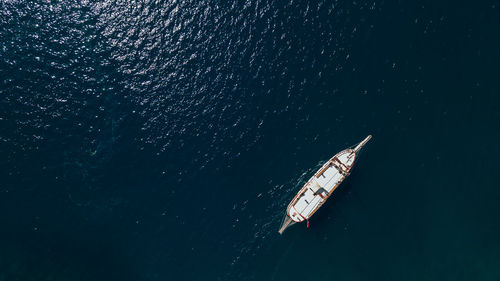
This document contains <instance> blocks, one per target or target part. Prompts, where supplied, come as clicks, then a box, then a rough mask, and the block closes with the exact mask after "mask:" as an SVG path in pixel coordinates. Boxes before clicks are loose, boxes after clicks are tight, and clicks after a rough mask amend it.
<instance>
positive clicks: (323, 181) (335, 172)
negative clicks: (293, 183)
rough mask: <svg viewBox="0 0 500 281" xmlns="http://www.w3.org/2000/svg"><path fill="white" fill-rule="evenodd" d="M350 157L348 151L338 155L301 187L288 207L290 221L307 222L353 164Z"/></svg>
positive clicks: (352, 158)
mask: <svg viewBox="0 0 500 281" xmlns="http://www.w3.org/2000/svg"><path fill="white" fill-rule="evenodd" d="M350 155H353V154H352V153H351V151H350V150H344V151H342V152H340V153H338V154H337V155H335V156H334V157H333V158H332V159H330V160H329V161H328V162H327V163H325V164H324V165H323V167H322V168H321V169H320V170H319V171H318V172H317V173H316V174H315V175H314V176H313V177H312V178H311V179H310V180H309V181H308V182H307V183H306V184H305V185H304V187H302V189H301V191H300V192H299V194H298V195H297V197H296V200H294V202H292V204H290V206H289V212H288V213H289V215H290V217H291V218H292V220H294V221H296V222H301V221H304V220H307V219H309V218H310V217H311V216H312V215H313V214H314V212H316V210H317V209H318V208H319V207H320V206H321V205H323V203H324V202H325V201H326V199H328V197H329V196H330V194H331V193H332V192H333V191H334V190H335V188H337V186H338V185H339V184H340V183H341V182H342V181H343V180H344V178H345V177H346V175H347V173H348V172H349V170H350V168H351V166H352V164H353V163H354V157H349V156H350Z"/></svg>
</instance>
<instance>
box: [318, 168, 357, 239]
mask: <svg viewBox="0 0 500 281" xmlns="http://www.w3.org/2000/svg"><path fill="white" fill-rule="evenodd" d="M356 174H357V173H356V171H353V173H352V174H351V176H349V177H347V178H346V179H345V181H344V182H343V183H342V184H341V185H340V186H339V188H337V189H336V190H335V191H334V192H333V193H332V195H331V196H330V198H328V200H327V201H326V202H325V203H324V204H323V206H322V207H321V208H319V210H318V211H317V212H316V214H314V216H312V217H311V219H309V221H310V228H313V229H321V230H323V231H326V230H327V229H329V228H330V227H331V225H332V224H333V223H335V224H336V226H337V227H335V228H342V229H344V228H345V227H347V225H349V221H348V216H347V215H346V214H345V208H346V206H347V205H348V204H354V205H358V206H359V205H361V206H364V204H363V202H362V201H361V199H360V197H359V195H358V193H357V192H356V190H355V188H356V182H358V181H357V179H356Z"/></svg>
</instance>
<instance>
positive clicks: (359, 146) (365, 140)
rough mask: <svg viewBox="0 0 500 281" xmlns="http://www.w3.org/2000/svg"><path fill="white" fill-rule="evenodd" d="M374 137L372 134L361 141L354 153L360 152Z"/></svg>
mask: <svg viewBox="0 0 500 281" xmlns="http://www.w3.org/2000/svg"><path fill="white" fill-rule="evenodd" d="M371 138H372V135H368V136H367V137H366V138H365V139H364V140H363V141H362V142H360V143H359V144H358V145H357V146H356V147H355V148H354V153H358V152H359V150H360V149H361V148H362V147H363V146H364V145H365V144H366V143H367V142H368V141H369V140H370V139H371Z"/></svg>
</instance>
